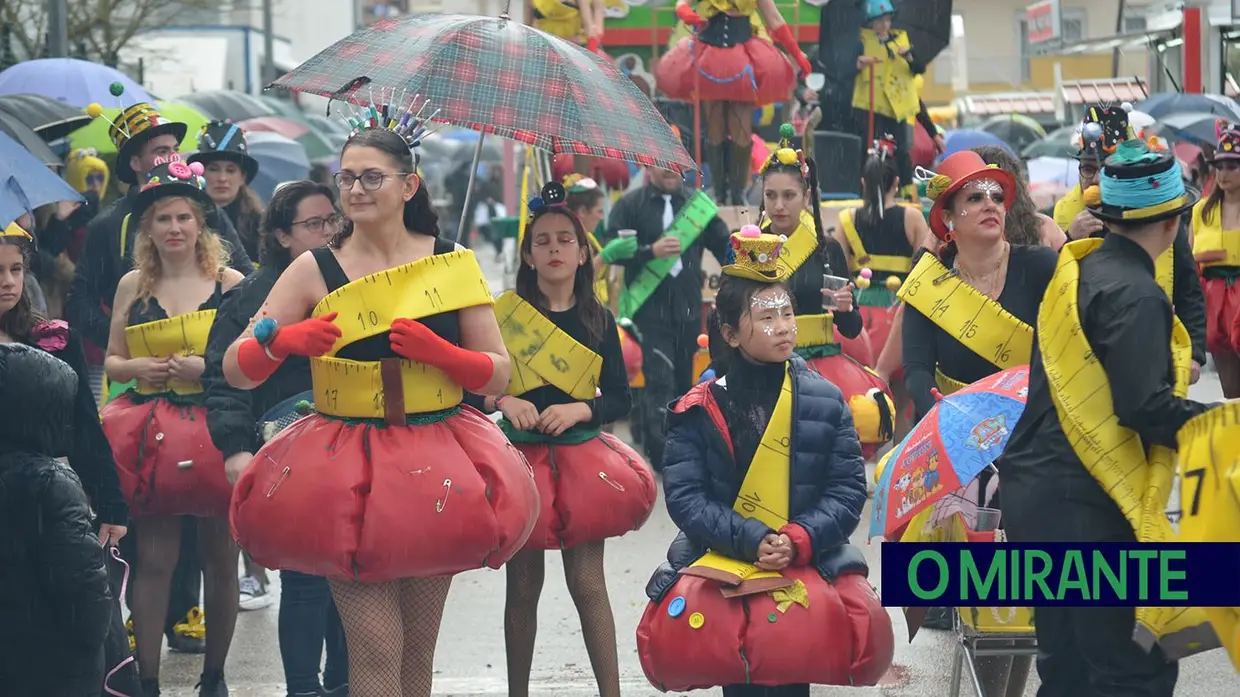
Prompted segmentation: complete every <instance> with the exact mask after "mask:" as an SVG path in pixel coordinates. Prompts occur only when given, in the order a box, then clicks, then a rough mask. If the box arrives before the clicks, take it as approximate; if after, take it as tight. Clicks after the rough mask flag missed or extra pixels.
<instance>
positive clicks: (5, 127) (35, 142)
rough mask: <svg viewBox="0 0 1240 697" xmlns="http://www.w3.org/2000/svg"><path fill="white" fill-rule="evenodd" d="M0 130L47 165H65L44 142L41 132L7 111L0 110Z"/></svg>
mask: <svg viewBox="0 0 1240 697" xmlns="http://www.w3.org/2000/svg"><path fill="white" fill-rule="evenodd" d="M0 132H3V133H4V134H6V135H8V136H9V137H10V138H12V139H13V140H14V141H16V142H17V144H18V145H20V146H22V147H23V148H25V149H26V150H27V151H29V152H30V154H31V155H34V156H35V157H36V158H38V160H39V161H40V162H42V163H43V164H45V165H54V166H56V167H63V166H64V164H65V162H64V160H62V159H60V157H59V156H57V155H56V153H54V152H52V149H51V148H49V147H48V146H47V143H45V142H43V139H42V138H40V137H39V134H37V133H35V132H34V131H33V130H32V129H31V128H30V127H29V126H27V125H26V124H24V123H22V122H21V121H19V120H18V119H17V117H16V116H13V115H12V114H10V113H8V112H7V111H0Z"/></svg>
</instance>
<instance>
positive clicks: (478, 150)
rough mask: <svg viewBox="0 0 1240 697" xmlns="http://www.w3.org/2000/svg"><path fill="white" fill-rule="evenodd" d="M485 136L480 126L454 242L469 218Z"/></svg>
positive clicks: (484, 131) (483, 128)
mask: <svg viewBox="0 0 1240 697" xmlns="http://www.w3.org/2000/svg"><path fill="white" fill-rule="evenodd" d="M486 137H487V129H486V126H482V127H481V128H480V130H479V131H478V145H477V147H475V148H474V163H473V165H471V166H470V168H469V188H468V189H466V190H465V205H464V206H462V207H461V222H460V224H458V225H457V226H456V239H455V240H453V241H454V242H458V243H459V242H460V241H461V237H462V236H463V235H464V234H465V223H466V222H467V221H468V220H469V204H470V203H473V198H474V180H475V179H477V178H478V161H479V160H481V159H482V142H483V141H484V140H486ZM422 186H425V184H422Z"/></svg>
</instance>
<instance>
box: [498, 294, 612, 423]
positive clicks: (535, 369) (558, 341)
mask: <svg viewBox="0 0 1240 697" xmlns="http://www.w3.org/2000/svg"><path fill="white" fill-rule="evenodd" d="M495 318H496V319H497V320H498V321H499V331H500V334H501V335H502V336H503V337H504V346H506V347H508V353H509V355H510V356H511V357H512V377H511V378H510V379H509V380H508V389H507V390H505V392H504V393H505V394H509V395H512V396H514V397H519V396H521V395H523V394H525V393H526V392H529V391H530V390H534V389H538V388H539V387H545V386H547V385H551V386H553V387H555V388H557V389H559V390H560V391H561V392H564V393H566V394H568V395H570V396H572V397H573V398H574V399H577V400H579V401H583V402H584V401H589V400H591V399H594V397H595V393H596V392H597V391H598V380H599V374H600V373H601V372H602V369H603V358H602V356H600V355H598V354H597V353H595V352H594V351H592V350H590V349H589V348H587V347H585V346H583V345H582V344H581V343H580V342H578V341H577V340H576V339H574V338H573V337H571V336H569V335H568V333H567V332H565V331H564V330H562V329H560V328H559V327H557V326H556V325H555V323H554V322H552V321H551V320H550V319H548V318H547V316H546V315H544V314H543V313H541V312H539V311H538V308H536V307H534V306H533V305H531V304H529V303H528V302H526V301H525V300H524V299H523V298H522V297H521V296H520V295H517V293H516V291H511V290H510V291H507V292H506V293H504V294H503V295H501V296H499V298H498V299H497V300H496V301H495Z"/></svg>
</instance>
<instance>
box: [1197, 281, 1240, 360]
mask: <svg viewBox="0 0 1240 697" xmlns="http://www.w3.org/2000/svg"><path fill="white" fill-rule="evenodd" d="M1205 291H1206V349H1207V350H1209V351H1210V353H1236V352H1237V351H1236V346H1237V345H1240V341H1237V340H1236V339H1240V337H1233V336H1232V335H1231V328H1232V323H1233V322H1235V321H1236V314H1237V313H1238V312H1240V279H1235V280H1227V279H1223V278H1207V279H1205Z"/></svg>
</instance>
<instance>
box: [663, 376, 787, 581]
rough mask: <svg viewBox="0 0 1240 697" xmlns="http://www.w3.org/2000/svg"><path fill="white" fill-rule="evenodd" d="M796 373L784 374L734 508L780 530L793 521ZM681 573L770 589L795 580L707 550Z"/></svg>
mask: <svg viewBox="0 0 1240 697" xmlns="http://www.w3.org/2000/svg"><path fill="white" fill-rule="evenodd" d="M791 445H792V377H791V375H790V374H788V373H787V372H785V373H784V384H783V387H782V389H781V390H780V393H779V399H778V401H776V402H775V409H774V411H773V412H772V413H771V420H770V422H769V423H767V425H766V430H765V431H764V432H763V433H762V440H760V441H759V442H758V452H757V454H755V455H754V458H753V461H752V462H750V464H749V471H748V473H747V474H746V475H745V480H744V481H743V482H742V483H741V490H740V493H739V494H737V496H736V502H735V503H734V504H733V505H732V510H734V511H736V512H737V513H739V514H741V515H742V516H745V517H746V518H754V519H756V520H759V521H762V522H763V523H765V524H766V525H768V526H770V527H771V528H772V529H774V530H778V529H780V528H782V527H783V526H784V525H787V524H788V487H789V485H790V477H791V468H792V451H791ZM681 573H683V574H686V575H690V576H702V577H704V578H709V579H714V580H718V581H721V582H722V583H725V584H728V585H741V584H745V583H751V582H756V583H757V586H758V590H760V591H767V590H774V589H777V588H784V587H788V586H791V585H793V583H792V582H791V581H789V580H787V579H784V577H783V575H782V574H780V573H779V572H777V571H763V570H761V569H759V568H758V567H757V566H754V565H753V564H752V563H751V562H747V561H741V560H739V559H730V558H728V557H725V556H723V555H722V554H718V553H717V552H707V553H706V555H705V556H703V557H702V558H701V559H698V560H697V561H696V562H694V563H693V564H692V565H691V566H689V567H687V568H685V569H683V570H682V571H681Z"/></svg>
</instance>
